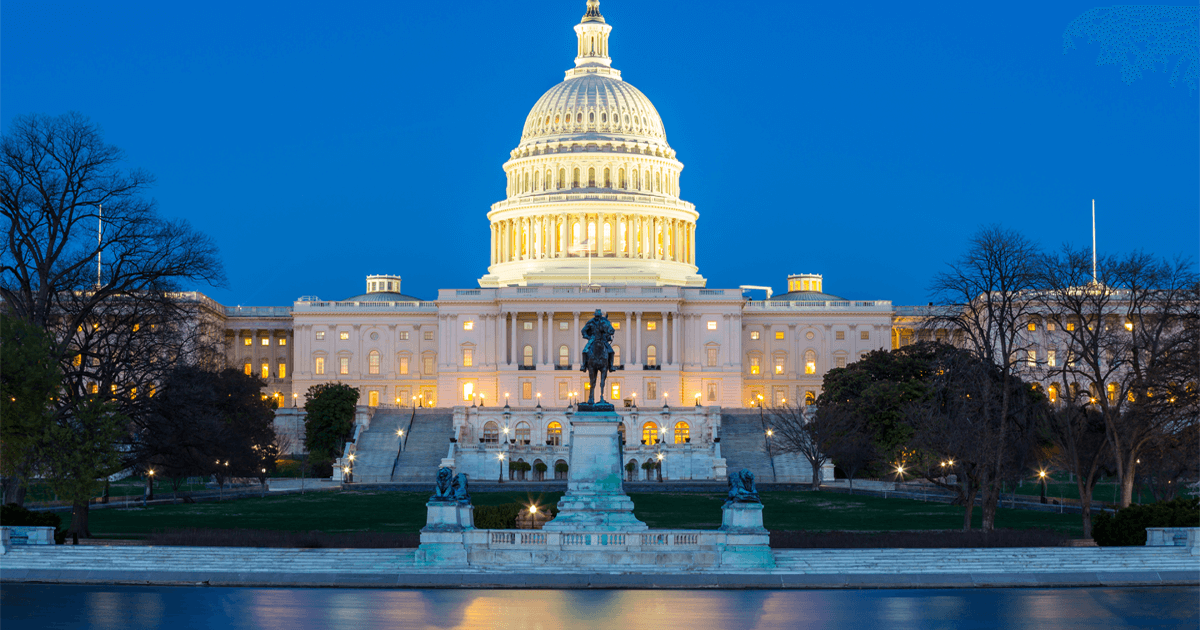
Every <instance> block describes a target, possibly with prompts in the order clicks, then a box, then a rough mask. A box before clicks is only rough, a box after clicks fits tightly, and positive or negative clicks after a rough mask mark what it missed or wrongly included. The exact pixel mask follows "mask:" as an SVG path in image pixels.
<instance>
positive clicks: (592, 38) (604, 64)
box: [567, 0, 620, 77]
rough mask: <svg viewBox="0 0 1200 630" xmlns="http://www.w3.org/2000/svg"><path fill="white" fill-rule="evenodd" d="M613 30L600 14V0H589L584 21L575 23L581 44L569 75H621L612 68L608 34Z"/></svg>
mask: <svg viewBox="0 0 1200 630" xmlns="http://www.w3.org/2000/svg"><path fill="white" fill-rule="evenodd" d="M611 32H612V27H611V26H609V25H608V24H605V23H604V16H603V15H600V0H588V3H587V13H585V14H584V15H583V21H581V22H580V23H579V24H576V25H575V36H576V37H577V38H578V39H579V46H578V49H577V50H576V52H575V70H568V71H567V76H568V77H570V76H572V75H578V74H584V73H586V74H610V73H615V75H616V76H618V77H619V76H620V73H616V72H615V71H614V70H612V58H611V57H609V56H608V34H609V33H611Z"/></svg>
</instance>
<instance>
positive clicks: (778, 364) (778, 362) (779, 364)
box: [775, 357, 783, 374]
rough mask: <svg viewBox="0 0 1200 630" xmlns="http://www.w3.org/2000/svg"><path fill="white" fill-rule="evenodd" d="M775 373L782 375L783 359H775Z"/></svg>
mask: <svg viewBox="0 0 1200 630" xmlns="http://www.w3.org/2000/svg"><path fill="white" fill-rule="evenodd" d="M775 373H776V374H783V359H782V358H780V357H775Z"/></svg>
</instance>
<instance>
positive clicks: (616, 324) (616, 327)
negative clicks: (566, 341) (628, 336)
mask: <svg viewBox="0 0 1200 630" xmlns="http://www.w3.org/2000/svg"><path fill="white" fill-rule="evenodd" d="M563 323H564V324H565V323H566V322H563ZM612 325H613V330H621V322H613V323H612ZM563 329H564V330H565V329H566V326H563Z"/></svg>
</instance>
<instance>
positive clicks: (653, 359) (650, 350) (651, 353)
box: [646, 346, 658, 365]
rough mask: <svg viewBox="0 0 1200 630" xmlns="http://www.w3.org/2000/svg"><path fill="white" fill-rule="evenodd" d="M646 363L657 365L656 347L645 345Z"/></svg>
mask: <svg viewBox="0 0 1200 630" xmlns="http://www.w3.org/2000/svg"><path fill="white" fill-rule="evenodd" d="M646 365H658V348H655V347H654V346H646Z"/></svg>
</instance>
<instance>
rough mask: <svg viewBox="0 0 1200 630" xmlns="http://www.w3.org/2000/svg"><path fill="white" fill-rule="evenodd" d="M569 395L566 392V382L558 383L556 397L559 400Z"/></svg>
mask: <svg viewBox="0 0 1200 630" xmlns="http://www.w3.org/2000/svg"><path fill="white" fill-rule="evenodd" d="M569 395H570V392H568V391H567V382H566V381H559V382H558V397H559V398H567V397H568V396H569Z"/></svg>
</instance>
